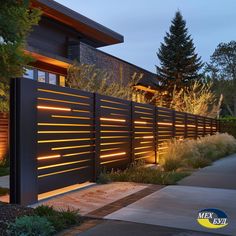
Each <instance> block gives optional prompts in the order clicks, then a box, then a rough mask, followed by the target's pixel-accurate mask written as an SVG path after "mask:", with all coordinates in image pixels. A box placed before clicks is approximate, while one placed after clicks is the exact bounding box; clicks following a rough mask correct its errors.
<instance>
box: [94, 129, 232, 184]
mask: <svg viewBox="0 0 236 236" xmlns="http://www.w3.org/2000/svg"><path fill="white" fill-rule="evenodd" d="M163 146H164V147H165V150H166V151H165V152H163V153H161V155H160V158H159V166H158V168H147V167H146V166H145V163H144V162H135V163H133V164H131V165H130V166H129V167H128V168H126V169H125V170H115V171H114V170H112V171H109V172H107V171H104V172H102V173H101V174H100V176H99V179H98V183H109V182H112V181H119V182H136V183H147V184H160V185H170V184H176V183H177V182H178V181H180V180H181V179H182V178H184V177H186V176H188V175H190V174H191V173H192V172H193V171H195V170H196V169H198V168H203V167H205V166H208V165H211V163H212V162H214V161H216V160H218V159H220V158H223V157H225V156H227V155H230V154H233V153H236V139H235V138H234V137H233V136H231V135H229V134H226V133H225V134H216V135H212V136H205V137H199V138H198V139H195V140H193V139H186V140H182V139H179V140H178V139H173V140H170V141H168V142H166V143H163Z"/></svg>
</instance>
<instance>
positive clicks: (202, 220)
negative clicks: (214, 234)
mask: <svg viewBox="0 0 236 236" xmlns="http://www.w3.org/2000/svg"><path fill="white" fill-rule="evenodd" d="M197 221H198V223H199V224H200V225H201V226H203V227H206V228H209V229H219V228H223V227H225V226H227V225H228V217H227V215H226V214H225V213H224V212H223V211H221V210H218V209H204V210H201V211H199V212H198V219H197Z"/></svg>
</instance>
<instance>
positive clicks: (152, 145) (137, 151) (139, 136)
mask: <svg viewBox="0 0 236 236" xmlns="http://www.w3.org/2000/svg"><path fill="white" fill-rule="evenodd" d="M132 118H133V153H134V160H144V161H145V162H147V163H155V161H156V156H155V155H156V139H155V130H156V113H155V107H154V106H152V105H148V104H141V103H136V102H133V104H132Z"/></svg>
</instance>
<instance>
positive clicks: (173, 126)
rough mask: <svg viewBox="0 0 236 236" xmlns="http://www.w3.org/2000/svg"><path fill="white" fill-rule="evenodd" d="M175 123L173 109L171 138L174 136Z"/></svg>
mask: <svg viewBox="0 0 236 236" xmlns="http://www.w3.org/2000/svg"><path fill="white" fill-rule="evenodd" d="M175 123H176V112H175V110H173V111H172V138H175V133H176V132H175V131H176V130H175Z"/></svg>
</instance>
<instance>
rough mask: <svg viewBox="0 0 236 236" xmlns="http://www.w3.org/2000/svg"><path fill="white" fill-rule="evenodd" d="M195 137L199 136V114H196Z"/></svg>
mask: <svg viewBox="0 0 236 236" xmlns="http://www.w3.org/2000/svg"><path fill="white" fill-rule="evenodd" d="M195 138H196V139H197V138H198V116H197V115H195Z"/></svg>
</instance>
